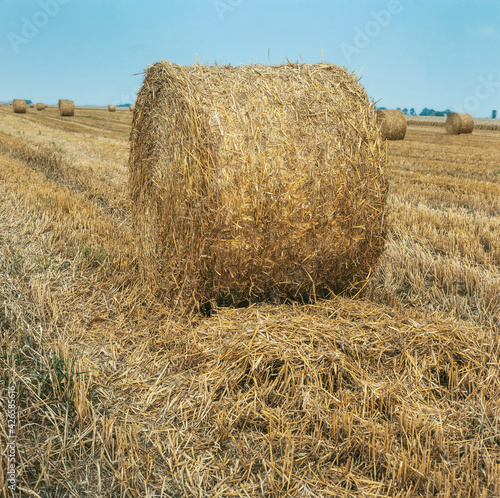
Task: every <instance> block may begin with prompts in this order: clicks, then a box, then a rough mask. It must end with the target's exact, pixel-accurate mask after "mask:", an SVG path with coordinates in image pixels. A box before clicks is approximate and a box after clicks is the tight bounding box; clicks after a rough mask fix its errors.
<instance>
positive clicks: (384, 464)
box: [0, 107, 500, 498]
mask: <svg viewBox="0 0 500 498" xmlns="http://www.w3.org/2000/svg"><path fill="white" fill-rule="evenodd" d="M133 114H135V113H131V112H126V113H125V112H123V113H122V112H116V113H109V112H108V110H107V108H103V109H92V110H87V109H85V110H83V109H81V108H80V109H78V112H77V113H76V115H75V116H74V117H73V118H72V119H71V120H67V119H64V118H62V117H60V116H59V112H58V109H57V108H51V107H49V108H47V109H46V110H45V111H44V112H43V113H41V112H40V113H27V114H22V115H17V114H14V113H12V112H11V111H8V112H2V111H1V110H0V255H1V257H0V283H1V285H0V296H1V300H0V302H1V304H2V305H1V306H0V327H1V336H0V358H1V359H2V361H1V363H0V373H1V375H2V378H3V379H5V381H6V384H7V385H15V386H16V396H17V398H16V402H17V416H18V421H17V448H18V458H17V462H18V472H19V477H18V486H19V487H20V488H22V489H24V490H29V491H30V492H31V493H33V492H34V493H36V495H37V496H50V497H63V496H64V497H66V496H72V497H73V496H74V497H77V496H92V497H95V496H103V497H104V496H106V497H107V496H114V497H115V496H116V497H117V496H123V497H125V496H127V497H129V496H137V497H144V496H179V497H180V496H321V497H323V496H339V497H340V496H345V497H351V496H354V497H358V496H359V497H361V496H364V497H366V496H371V497H375V496H378V497H417V496H422V497H431V496H437V497H455V496H462V497H465V496H470V497H477V498H479V497H483V496H492V497H493V496H498V495H500V477H499V476H500V437H499V434H500V432H499V420H500V419H499V416H500V406H499V404H498V399H499V397H500V375H499V357H500V341H499V338H500V336H499V333H500V324H499V320H498V317H499V316H500V238H499V237H498V233H499V230H500V218H499V215H500V169H499V165H500V140H499V138H500V135H499V134H498V132H496V131H489V130H483V129H481V128H480V127H479V126H478V125H476V127H475V130H474V133H473V134H472V135H459V136H451V135H446V134H445V133H444V129H439V128H437V127H431V126H428V125H425V126H422V125H418V126H412V125H411V124H410V125H409V126H408V129H407V133H406V137H405V140H404V141H396V142H390V143H388V156H389V163H390V169H389V182H390V190H389V196H388V217H389V226H390V227H391V228H390V230H389V233H388V240H387V244H386V250H385V252H384V253H383V255H382V257H381V261H380V263H379V266H378V267H377V268H376V270H375V271H374V272H373V273H372V275H371V278H370V280H369V283H368V285H367V286H366V287H365V289H364V291H363V293H362V294H360V295H358V296H357V297H356V298H355V299H349V298H347V297H341V296H339V297H336V298H334V299H332V300H329V301H318V302H317V303H315V304H310V305H298V304H294V305H292V304H282V305H278V306H271V305H270V304H268V303H267V304H266V303H262V304H259V305H257V306H252V307H250V308H241V309H229V308H228V309H225V308H223V309H219V310H217V313H216V314H214V315H213V316H211V317H205V316H202V315H199V314H194V315H192V316H190V317H189V318H186V317H184V318H182V313H181V310H179V309H176V307H175V304H173V305H171V306H168V307H167V306H165V305H164V303H163V301H162V300H161V293H159V292H158V290H159V289H158V288H157V286H158V285H159V284H160V282H155V281H154V279H149V280H148V281H147V282H143V281H142V280H141V274H140V272H139V270H138V264H137V263H138V261H137V252H136V240H135V236H134V232H133V229H132V222H131V205H130V200H129V198H128V195H127V188H126V184H127V181H128V171H127V163H128V156H129V146H128V137H129V133H130V129H131V123H132V118H133ZM4 392H5V391H4ZM5 399H6V397H5V396H4V397H3V398H2V402H4V400H5ZM3 406H4V408H5V404H4V405H3ZM4 408H3V409H4ZM2 416H5V412H2ZM3 427H4V425H3ZM0 434H1V436H0V437H1V438H2V445H3V444H4V443H5V442H6V432H5V431H2V432H1V433H0ZM2 466H3V469H5V468H6V466H7V460H6V458H5V454H4V455H3V456H2ZM0 474H1V475H2V476H5V473H4V472H3V471H2V473H0ZM1 486H5V480H4V481H0V487H1ZM22 493H24V495H26V496H28V491H22ZM24 495H23V496H24Z"/></svg>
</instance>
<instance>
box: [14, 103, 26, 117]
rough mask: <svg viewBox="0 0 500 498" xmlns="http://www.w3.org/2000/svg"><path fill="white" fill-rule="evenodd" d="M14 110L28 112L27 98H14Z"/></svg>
mask: <svg viewBox="0 0 500 498" xmlns="http://www.w3.org/2000/svg"><path fill="white" fill-rule="evenodd" d="M13 105H14V112H16V113H19V114H23V113H25V112H26V100H24V99H14V102H13Z"/></svg>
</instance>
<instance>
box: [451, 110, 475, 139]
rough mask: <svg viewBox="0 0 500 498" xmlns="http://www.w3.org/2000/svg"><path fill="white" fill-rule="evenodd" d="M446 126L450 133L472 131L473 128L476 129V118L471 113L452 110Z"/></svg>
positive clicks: (456, 133) (458, 133) (459, 133)
mask: <svg viewBox="0 0 500 498" xmlns="http://www.w3.org/2000/svg"><path fill="white" fill-rule="evenodd" d="M445 128H446V133H447V134H448V135H461V134H462V133H472V130H474V118H473V117H472V116H471V115H470V114H459V113H458V112H452V113H451V114H449V115H448V117H447V118H446V123H445Z"/></svg>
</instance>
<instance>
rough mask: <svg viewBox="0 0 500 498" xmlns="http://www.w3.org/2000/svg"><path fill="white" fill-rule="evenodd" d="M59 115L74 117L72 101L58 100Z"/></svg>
mask: <svg viewBox="0 0 500 498" xmlns="http://www.w3.org/2000/svg"><path fill="white" fill-rule="evenodd" d="M58 105H59V115H61V116H74V115H75V104H74V102H73V101H72V100H65V99H60V100H59V104H58Z"/></svg>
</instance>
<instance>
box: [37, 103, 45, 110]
mask: <svg viewBox="0 0 500 498" xmlns="http://www.w3.org/2000/svg"><path fill="white" fill-rule="evenodd" d="M36 108H37V110H38V111H43V110H45V109H47V105H46V104H44V103H42V102H38V104H37V105H36Z"/></svg>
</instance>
